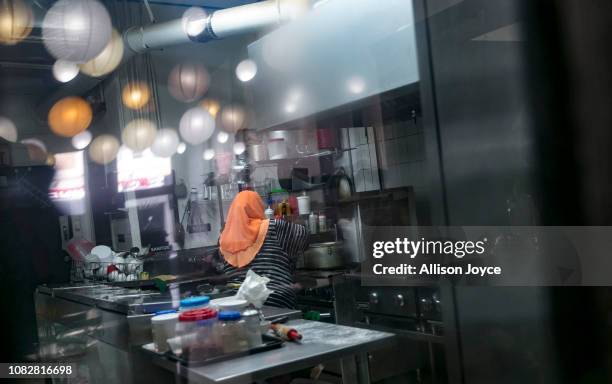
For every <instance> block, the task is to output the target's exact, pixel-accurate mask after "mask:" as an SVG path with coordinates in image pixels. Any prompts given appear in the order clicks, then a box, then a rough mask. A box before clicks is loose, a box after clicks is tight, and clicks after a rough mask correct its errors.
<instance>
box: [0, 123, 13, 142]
mask: <svg viewBox="0 0 612 384" xmlns="http://www.w3.org/2000/svg"><path fill="white" fill-rule="evenodd" d="M0 137H2V138H3V139H5V140H8V141H11V142H13V143H15V142H16V141H17V128H16V127H15V124H13V122H12V121H11V120H9V119H7V118H6V117H2V116H0Z"/></svg>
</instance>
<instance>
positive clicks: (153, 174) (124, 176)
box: [117, 146, 172, 192]
mask: <svg viewBox="0 0 612 384" xmlns="http://www.w3.org/2000/svg"><path fill="white" fill-rule="evenodd" d="M171 174H172V161H171V159H170V158H169V157H159V156H155V155H154V154H153V152H152V151H151V150H150V149H145V150H144V151H142V152H134V151H132V150H131V149H129V148H127V147H125V146H122V147H121V149H120V150H119V153H118V154H117V190H118V191H119V192H122V191H135V190H142V189H149V188H158V187H162V186H164V185H166V177H167V176H169V175H171Z"/></svg>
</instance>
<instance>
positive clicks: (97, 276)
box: [70, 260, 146, 283]
mask: <svg viewBox="0 0 612 384" xmlns="http://www.w3.org/2000/svg"><path fill="white" fill-rule="evenodd" d="M144 273H146V272H144V271H143V265H142V263H141V262H138V261H135V262H126V263H113V262H100V261H95V262H85V261H76V260H73V261H72V268H71V273H70V278H71V281H72V282H73V283H79V282H93V281H99V282H120V281H136V280H143V279H145V276H143V274H144Z"/></svg>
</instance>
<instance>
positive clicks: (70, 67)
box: [53, 60, 79, 83]
mask: <svg viewBox="0 0 612 384" xmlns="http://www.w3.org/2000/svg"><path fill="white" fill-rule="evenodd" d="M78 74H79V67H78V66H77V65H76V64H75V63H71V62H70V61H66V60H57V61H56V62H55V64H53V77H55V80H57V81H59V82H62V83H67V82H69V81H70V80H72V79H74V78H75V77H76V76H77V75H78Z"/></svg>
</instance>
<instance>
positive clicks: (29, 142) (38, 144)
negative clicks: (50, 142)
mask: <svg viewBox="0 0 612 384" xmlns="http://www.w3.org/2000/svg"><path fill="white" fill-rule="evenodd" d="M21 144H24V145H31V146H33V147H36V148H38V149H40V150H41V151H42V152H44V153H45V154H46V153H47V146H46V145H45V143H43V142H42V140H40V139H37V138H34V137H32V138H29V139H24V140H21Z"/></svg>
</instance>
